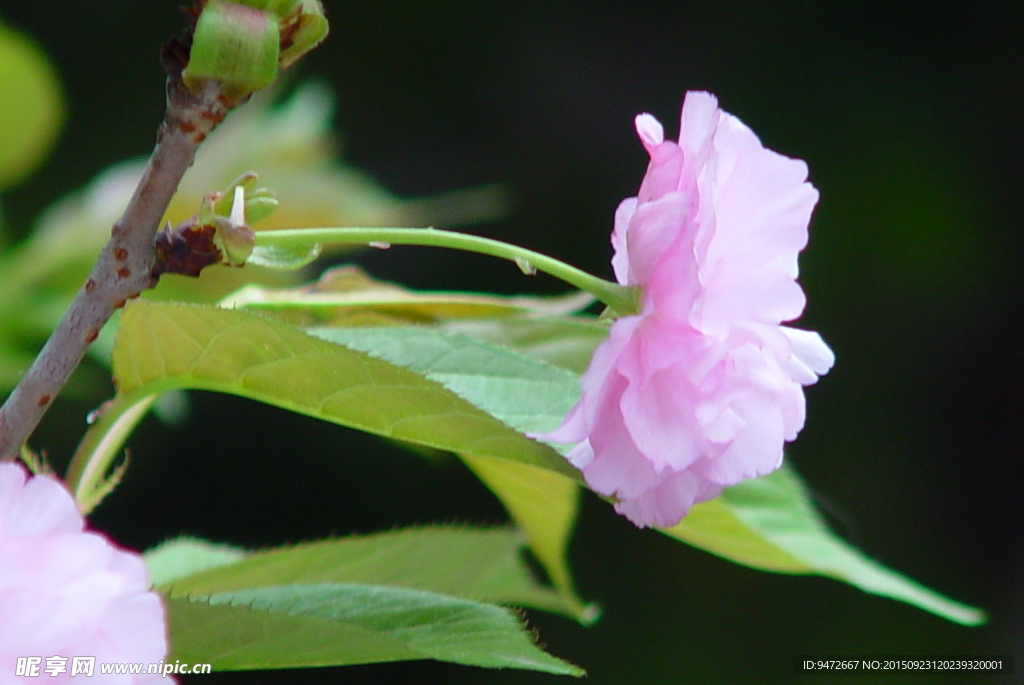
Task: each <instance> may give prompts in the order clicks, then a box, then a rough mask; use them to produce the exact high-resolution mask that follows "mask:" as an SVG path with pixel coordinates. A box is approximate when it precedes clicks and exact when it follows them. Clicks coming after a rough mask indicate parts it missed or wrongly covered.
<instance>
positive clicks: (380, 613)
mask: <svg viewBox="0 0 1024 685" xmlns="http://www.w3.org/2000/svg"><path fill="white" fill-rule="evenodd" d="M522 548H523V539H522V536H521V535H520V534H519V533H518V532H517V531H515V530H513V529H509V528H497V529H468V528H458V527H427V528H415V529H407V530H401V531H394V532H389V533H380V534H376V535H367V536H356V537H350V538H345V539H341V540H327V541H322V542H314V543H306V544H301V545H296V546H294V547H284V548H278V549H271V550H266V551H261V552H254V553H249V554H245V553H241V552H240V551H239V550H235V549H232V548H225V547H223V546H219V545H212V544H211V543H203V542H202V541H197V540H191V539H183V540H177V541H172V542H170V543H165V544H164V545H161V546H160V547H158V548H157V549H155V550H152V551H150V552H148V553H147V554H146V561H147V565H149V567H150V568H151V569H154V568H156V569H163V570H164V571H163V573H162V577H163V580H162V581H160V582H159V586H158V589H160V590H162V591H163V592H165V593H166V594H167V598H168V606H169V610H170V634H171V644H172V657H171V658H177V659H180V660H182V661H192V662H207V663H211V664H213V666H214V668H217V669H251V668H284V667H292V666H328V665H341V664H356V663H373V662H379V661H397V660H408V659H424V658H432V659H439V660H442V661H453V662H456V663H461V664H467V665H474V666H483V667H488V668H527V669H533V670H541V671H545V672H549V673H561V674H574V675H579V674H581V673H582V672H581V671H579V669H576V668H575V667H573V666H570V665H569V664H566V663H564V662H562V661H560V660H558V659H556V658H554V657H551V656H549V655H547V654H545V653H544V652H543V651H541V650H540V649H538V648H537V647H535V646H534V645H533V643H532V639H531V638H530V636H529V634H528V633H527V632H525V631H524V630H523V628H522V626H521V625H520V624H519V621H518V620H516V618H515V616H514V615H513V614H511V613H510V612H508V611H507V610H505V609H502V608H500V607H497V606H493V605H492V604H488V603H484V602H497V603H516V604H521V605H527V606H535V607H540V608H545V609H550V610H555V611H561V612H563V613H570V614H571V612H570V610H569V608H568V607H567V606H566V604H565V603H564V602H563V601H562V600H561V598H560V597H559V596H558V595H557V594H556V593H555V592H553V591H552V590H551V589H549V588H543V587H541V586H539V585H538V584H537V583H536V582H535V581H534V580H533V578H532V577H531V575H530V571H529V569H528V568H527V567H526V565H525V563H524V560H523V558H522V556H521V552H522ZM188 566H191V567H192V568H194V569H195V572H194V573H192V574H187V571H186V572H185V574H183V573H182V570H183V569H186V568H187V567H188ZM157 573H158V574H159V573H160V571H159V570H157Z"/></svg>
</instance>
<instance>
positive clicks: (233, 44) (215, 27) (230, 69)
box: [181, 0, 283, 96]
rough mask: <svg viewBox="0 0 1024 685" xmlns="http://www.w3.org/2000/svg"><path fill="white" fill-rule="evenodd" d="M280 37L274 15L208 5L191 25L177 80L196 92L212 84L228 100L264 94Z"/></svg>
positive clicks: (220, 0) (221, 0) (213, 1)
mask: <svg viewBox="0 0 1024 685" xmlns="http://www.w3.org/2000/svg"><path fill="white" fill-rule="evenodd" d="M276 4H283V3H281V2H278V3H276ZM280 36H281V33H280V27H279V21H278V18H277V15H276V14H272V13H269V12H263V11H260V10H258V9H255V8H253V7H249V6H246V5H240V4H238V3H235V2H226V1H225V0H209V2H207V3H206V5H204V6H203V11H202V12H201V13H200V15H199V19H198V20H197V22H196V28H195V31H194V33H193V37H192V49H191V53H190V56H189V62H188V66H187V67H185V70H184V71H183V72H182V74H181V77H182V80H183V81H184V83H185V85H186V86H188V88H189V89H191V90H196V88H197V87H198V86H199V84H200V83H201V82H203V81H205V80H208V79H216V80H218V81H220V83H221V87H222V88H223V89H224V92H225V93H226V94H228V95H231V96H244V95H247V94H248V93H251V92H253V91H256V90H259V89H260V88H264V87H266V86H268V85H270V84H271V83H272V82H273V81H274V78H275V77H276V76H277V65H278V59H279V53H280V48H279V46H280V40H281V38H280Z"/></svg>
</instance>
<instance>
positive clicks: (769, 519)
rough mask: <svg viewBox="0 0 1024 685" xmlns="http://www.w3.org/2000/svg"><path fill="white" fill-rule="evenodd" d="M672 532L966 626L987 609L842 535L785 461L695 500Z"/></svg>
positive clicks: (744, 560)
mask: <svg viewBox="0 0 1024 685" xmlns="http://www.w3.org/2000/svg"><path fill="white" fill-rule="evenodd" d="M664 532H665V533H667V534H668V535H670V536H672V537H675V538H677V539H680V540H683V541H685V542H688V543H690V544H692V545H694V546H695V547H700V548H702V549H705V550H707V551H709V552H711V553H713V554H717V555H719V556H721V557H724V558H726V559H729V560H730V561H735V562H737V563H740V564H743V565H745V566H751V567H753V568H759V569H763V570H766V571H777V572H781V573H798V574H816V575H823V576H828V577H830V578H835V579H836V580H841V581H844V582H846V583H849V584H850V585H853V586H855V587H858V588H860V589H861V590H864V591H865V592H870V593H871V594H875V595H881V596H883V597H890V598H892V599H897V600H900V601H902V602H907V603H908V604H912V605H914V606H917V607H920V608H921V609H924V610H925V611H929V612H931V613H933V614H936V615H938V616H942V617H943V618H946V619H949V620H950V621H955V622H956V623H961V624H964V625H979V624H981V623H984V622H985V620H986V619H985V613H984V612H983V611H981V610H979V609H976V608H974V607H970V606H967V605H965V604H961V603H960V602H955V601H953V600H951V599H948V598H946V597H943V596H942V595H940V594H939V593H937V592H933V591H932V590H929V589H928V588H926V587H924V586H922V585H920V584H918V583H915V582H914V581H912V580H910V579H909V578H906V577H905V576H902V575H900V574H899V573H896V572H895V571H891V570H889V569H887V568H886V567H884V566H882V565H881V564H879V563H878V562H876V561H873V560H871V559H869V558H868V557H866V556H865V555H864V554H862V553H861V552H859V551H857V550H856V549H854V548H852V547H850V546H849V545H847V544H846V543H845V542H843V541H842V540H840V539H839V538H837V537H836V536H835V535H834V534H833V533H832V532H831V531H830V530H829V529H828V527H827V526H826V525H825V522H824V521H823V520H822V518H821V516H820V515H819V514H818V512H817V511H816V510H815V509H814V506H813V504H812V503H811V500H810V497H809V496H808V493H807V490H806V488H805V487H804V485H803V483H802V482H801V481H800V479H799V478H798V477H797V475H796V474H795V473H794V472H793V471H792V469H790V468H789V467H787V466H783V467H782V468H780V469H778V470H777V471H775V472H773V473H771V474H769V475H767V476H762V477H760V478H755V479H752V480H747V481H744V482H742V483H740V484H739V485H734V486H732V487H730V488H726V489H725V491H724V492H723V493H722V495H721V497H719V498H718V499H715V500H712V501H711V502H707V503H704V504H698V505H697V506H695V507H694V508H693V509H692V510H691V511H690V514H689V515H688V516H687V517H686V518H684V519H683V520H682V522H681V523H679V524H678V525H677V526H675V527H674V528H671V529H668V530H665V531H664Z"/></svg>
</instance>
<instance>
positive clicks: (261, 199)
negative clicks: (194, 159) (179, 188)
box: [199, 171, 277, 224]
mask: <svg viewBox="0 0 1024 685" xmlns="http://www.w3.org/2000/svg"><path fill="white" fill-rule="evenodd" d="M258 180H259V178H258V177H257V176H256V172H255V171H246V172H245V173H243V174H242V175H241V176H239V177H238V178H236V179H235V180H234V181H232V182H231V184H230V185H229V186H228V187H227V188H226V189H225V190H224V192H222V193H221V192H218V193H214V194H213V195H212V196H211V200H210V202H211V204H210V206H209V210H208V211H209V213H207V214H204V211H207V210H204V209H200V211H199V220H200V221H201V222H206V223H213V221H214V217H219V218H223V217H227V216H229V215H230V214H231V213H232V210H233V208H234V204H235V188H244V189H245V214H244V216H245V222H246V223H248V224H254V223H256V222H257V221H259V220H260V219H265V218H266V217H268V216H270V215H271V214H273V212H274V210H275V209H277V195H276V194H275V193H274V191H273V190H270V189H269V188H257V187H255V186H256V181H258ZM204 207H205V204H204Z"/></svg>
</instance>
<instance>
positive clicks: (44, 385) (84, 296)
mask: <svg viewBox="0 0 1024 685" xmlns="http://www.w3.org/2000/svg"><path fill="white" fill-rule="evenodd" d="M181 48H182V46H181V45H180V44H175V43H172V44H171V45H169V46H168V49H166V50H165V52H164V67H165V69H166V70H167V72H168V79H167V113H166V115H165V117H164V121H163V124H161V126H160V129H159V132H158V133H157V144H156V147H155V148H154V150H153V154H152V155H151V156H150V158H149V163H148V164H147V166H146V169H145V171H144V172H143V175H142V178H141V179H140V181H139V185H138V186H137V187H136V189H135V194H134V195H132V198H131V200H130V201H129V202H128V206H127V208H125V211H124V214H123V215H122V216H121V218H120V219H119V220H118V222H117V223H116V224H114V227H113V229H111V232H110V234H111V235H110V241H109V242H108V243H107V245H106V246H105V247H104V248H103V252H101V253H100V256H99V258H98V259H97V261H96V265H95V266H94V267H93V269H92V273H90V274H89V278H88V279H87V280H86V282H85V284H84V285H83V286H82V288H81V289H80V290H79V291H78V294H77V295H76V296H75V299H74V301H73V302H72V303H71V306H70V308H69V309H68V311H67V312H66V313H65V314H64V318H63V319H61V321H60V323H59V324H58V325H57V328H56V329H55V330H54V331H53V333H52V334H51V336H50V339H49V340H47V342H46V345H45V346H44V347H43V349H42V350H41V351H40V353H39V356H38V357H36V359H35V361H34V362H33V363H32V365H31V366H30V367H29V369H28V371H26V372H25V375H24V376H23V377H22V379H21V382H20V383H19V384H18V386H17V387H16V388H15V389H14V391H13V392H12V393H11V395H10V396H9V397H8V398H7V401H6V402H5V403H4V405H3V407H0V462H2V461H9V460H12V459H14V458H15V457H16V456H17V454H18V452H19V450H20V449H21V447H22V445H23V444H24V443H25V442H26V441H27V440H28V438H29V436H30V435H31V434H32V432H33V431H34V430H35V428H36V426H37V425H38V424H39V421H40V420H41V419H42V417H43V415H44V414H45V413H46V410H47V409H48V408H49V406H50V404H51V403H52V402H53V400H54V398H55V397H56V396H57V394H58V393H59V392H60V390H61V388H63V387H64V384H65V383H66V382H67V380H68V378H69V377H70V376H71V373H72V372H73V371H74V370H75V367H77V366H78V364H79V362H81V360H82V357H83V356H84V355H85V351H86V349H87V348H88V347H89V344H90V343H92V341H93V340H95V339H96V337H97V336H98V335H99V332H100V329H102V328H103V326H104V324H106V322H107V321H108V320H109V319H110V317H111V315H112V314H113V313H114V311H115V310H117V309H118V308H120V307H123V306H124V304H125V302H126V301H127V300H129V299H131V298H134V297H138V295H139V294H140V293H141V292H142V291H143V290H146V289H147V288H151V287H153V286H154V285H155V284H156V281H157V278H158V277H159V276H158V275H155V274H154V272H153V264H154V238H155V235H156V231H157V228H158V227H159V225H160V220H161V219H162V218H163V215H164V212H165V211H166V210H167V205H168V204H169V203H170V201H171V198H172V196H173V195H174V193H175V191H176V190H177V188H178V183H179V182H180V181H181V178H182V176H183V175H184V174H185V171H186V170H187V169H188V168H189V166H191V165H192V161H193V159H194V158H195V154H196V150H197V149H198V148H199V145H200V143H202V141H203V139H204V138H205V137H206V135H207V134H208V133H209V132H210V131H212V130H213V128H214V127H215V126H216V125H217V124H218V123H220V121H221V120H222V119H223V118H224V116H225V115H226V114H227V113H228V112H229V111H230V110H231V109H233V108H234V107H236V106H238V105H239V104H241V102H242V101H243V100H244V98H243V99H234V98H231V99H229V98H228V97H226V96H225V95H224V93H223V92H222V90H221V88H220V85H219V83H218V82H217V81H212V80H211V81H208V82H206V83H205V84H204V85H203V86H202V87H201V88H199V89H198V92H192V91H190V90H189V89H188V88H187V87H185V85H184V84H183V83H182V81H181V69H182V68H183V66H184V65H185V63H186V62H187V53H183V51H182V49H181Z"/></svg>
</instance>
